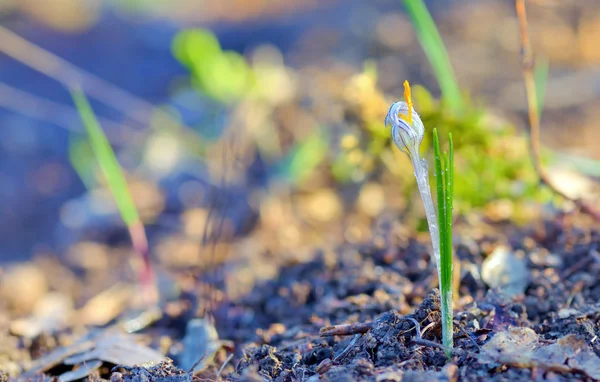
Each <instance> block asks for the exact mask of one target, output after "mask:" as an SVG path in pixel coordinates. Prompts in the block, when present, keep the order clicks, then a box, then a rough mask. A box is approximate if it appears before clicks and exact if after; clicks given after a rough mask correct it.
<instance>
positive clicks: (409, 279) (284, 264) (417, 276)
mask: <svg viewBox="0 0 600 382" xmlns="http://www.w3.org/2000/svg"><path fill="white" fill-rule="evenodd" d="M582 220H584V219H581V218H580V217H577V216H576V215H565V216H560V217H557V218H556V219H554V220H552V221H546V222H545V223H544V224H540V226H539V227H536V228H529V229H520V230H511V229H506V231H507V232H511V235H512V237H511V238H510V242H511V243H512V247H513V250H514V251H515V252H519V251H523V252H524V253H526V254H527V257H526V263H527V269H528V272H529V281H528V284H527V288H526V289H525V291H524V293H522V294H518V295H515V296H507V295H506V294H504V293H503V291H502V290H494V289H489V288H488V287H487V286H486V284H485V283H484V282H483V281H482V280H481V279H480V278H479V277H478V276H477V275H478V272H475V271H472V270H471V269H472V268H473V269H481V265H482V261H483V260H484V259H485V257H486V256H488V255H489V253H490V252H491V251H493V248H494V247H495V246H497V245H499V244H504V243H506V241H507V238H506V237H503V236H502V235H499V234H495V235H494V236H493V237H492V236H491V235H490V236H488V237H484V238H481V239H480V240H478V241H473V242H469V243H468V244H467V243H466V242H464V243H461V241H464V240H461V239H460V238H458V240H459V244H458V245H457V246H456V255H457V257H458V259H459V260H460V262H461V264H462V267H461V268H462V269H461V278H460V287H459V291H460V293H459V297H458V298H456V304H455V305H456V306H455V325H454V350H453V351H452V356H451V358H450V359H448V358H447V356H446V352H445V349H444V348H443V347H442V346H441V344H440V343H441V339H440V337H441V326H440V306H439V292H438V290H437V289H436V288H435V286H436V285H435V284H436V277H435V274H436V273H435V272H434V268H433V265H432V264H431V263H430V261H429V256H428V247H427V246H426V245H425V244H423V243H422V242H421V241H419V240H416V239H414V238H408V240H404V239H406V238H404V239H403V238H401V237H400V236H401V235H402V234H403V233H399V232H395V231H397V230H396V229H395V228H393V227H394V226H388V227H387V228H385V229H381V228H380V229H379V232H378V231H377V230H375V231H374V240H373V241H372V242H369V243H367V244H364V245H346V246H343V247H340V248H337V249H335V250H317V251H314V253H313V256H312V258H310V259H308V260H305V261H298V260H297V259H296V260H293V261H290V260H282V261H280V263H279V264H278V267H279V271H278V272H277V273H276V274H275V277H273V278H269V279H267V280H264V281H261V282H257V283H256V285H255V287H254V288H253V289H252V290H250V291H249V292H248V293H246V294H242V295H240V297H239V298H237V299H235V300H233V299H229V300H221V301H219V302H213V304H212V307H211V310H210V316H211V317H212V319H211V320H206V321H202V322H203V323H204V324H203V325H205V326H202V328H203V330H206V328H209V330H212V329H210V328H212V325H214V327H216V329H217V331H218V338H220V340H219V339H217V337H216V335H214V336H211V335H206V333H205V334H204V335H203V336H202V337H199V336H198V335H197V334H196V338H203V340H202V341H199V342H201V344H200V346H201V348H202V347H204V348H202V349H204V350H196V351H197V354H200V357H199V358H205V359H204V360H203V361H202V362H203V367H202V369H203V370H201V371H199V372H198V373H195V375H194V374H193V373H189V372H188V370H181V369H178V368H177V367H176V366H174V364H173V363H172V362H171V361H170V360H167V361H162V362H159V363H149V364H144V365H140V366H123V367H116V366H118V365H119V359H117V360H111V361H108V360H110V359H111V358H110V355H109V354H108V353H104V355H101V356H100V357H99V358H100V359H104V361H103V362H102V365H101V366H99V367H98V368H97V369H95V371H93V372H90V375H91V377H90V378H93V379H95V380H102V378H105V379H111V380H112V381H146V380H149V381H150V380H151V381H163V380H164V381H167V380H169V381H175V380H177V381H187V380H192V379H194V380H229V381H263V380H273V381H317V380H329V381H435V380H439V381H455V380H461V381H484V380H485V381H490V380H491V381H505V380H511V381H517V380H552V381H569V380H594V378H593V376H596V377H597V375H596V374H594V370H590V369H589V367H584V366H580V367H575V366H573V367H571V366H564V364H566V365H570V363H569V362H568V360H567V361H565V363H564V364H563V366H560V365H558V366H557V365H555V364H553V363H552V362H551V361H552V360H549V361H548V363H545V362H544V361H543V360H540V359H539V358H532V359H528V360H527V361H523V360H522V359H519V360H514V359H513V358H511V357H512V356H511V352H510V348H507V349H504V350H505V351H506V352H507V353H506V355H507V356H508V359H504V360H500V361H498V362H496V360H495V361H494V362H489V361H485V358H486V356H489V355H490V354H491V353H490V352H489V351H488V350H486V346H488V345H486V343H490V344H491V342H490V340H491V339H492V338H494V336H496V335H499V333H503V334H502V335H504V333H507V332H506V331H507V330H509V329H510V328H515V327H516V328H521V329H522V328H530V329H532V330H533V331H534V333H535V336H537V339H536V347H537V348H541V347H544V346H549V344H558V343H560V339H561V338H565V336H568V335H569V334H572V335H574V336H575V338H577V340H581V341H583V342H581V343H579V344H580V345H577V346H579V347H581V346H583V345H581V344H585V346H584V347H588V349H587V350H589V354H588V356H589V357H592V358H593V357H599V356H600V341H598V335H599V333H600V324H599V322H600V321H599V320H600V304H598V301H599V298H600V287H599V285H598V283H597V280H598V277H599V276H600V275H599V272H600V257H599V256H598V253H597V248H598V245H599V244H600V240H599V238H600V236H599V235H598V232H596V231H595V230H593V229H589V228H582V227H585V226H589V225H588V224H584V223H581V221H582ZM574 221H576V222H577V223H573V222H574ZM497 228H498V227H496V229H497ZM386 230H387V231H386ZM459 231H460V230H459ZM402 232H403V231H402ZM516 232H521V234H518V233H516ZM394 236H396V241H399V242H402V241H406V243H407V245H403V246H398V245H395V246H391V247H390V246H389V245H388V244H386V243H387V241H385V240H379V239H381V238H383V237H388V238H389V237H394ZM467 265H468V266H467ZM214 271H215V270H214V269H213V270H212V273H213V274H214ZM256 271H258V272H260V268H258V269H257V270H256ZM220 272H222V270H221V271H220ZM216 273H217V274H218V273H219V272H216ZM173 279H174V280H177V281H176V284H177V283H178V284H179V285H180V287H181V286H183V285H184V283H183V280H185V278H182V277H181V274H179V276H174V277H173ZM188 280H189V279H188ZM199 285H200V286H203V287H204V288H205V289H204V290H206V285H204V284H202V283H199ZM213 287H215V288H216V287H217V286H216V285H213ZM183 289H184V288H181V289H180V292H178V293H176V294H174V295H172V297H171V299H170V301H168V302H164V303H163V305H162V306H161V310H162V312H161V314H159V318H158V319H157V320H150V323H149V324H148V325H146V326H145V327H144V328H142V330H141V331H138V333H139V334H140V335H142V336H143V337H144V338H146V343H148V344H153V345H151V346H152V347H154V348H161V346H160V343H161V341H163V342H164V341H165V339H166V338H169V339H170V343H171V346H170V347H167V349H169V350H168V351H167V352H166V354H167V355H168V356H170V357H172V358H174V359H175V360H177V359H180V358H178V357H179V356H178V353H177V351H174V350H173V349H174V348H175V347H176V345H177V344H181V343H185V344H189V342H186V338H185V337H186V325H187V324H188V323H189V322H191V321H192V319H193V317H194V316H195V313H194V312H198V311H199V310H198V309H199V305H202V304H201V302H202V301H201V300H200V299H199V298H198V295H197V294H194V293H184V292H181V290H183ZM213 292H214V291H213ZM213 295H214V293H213ZM173 296H175V297H173ZM204 311H205V312H206V309H204ZM9 312H10V311H6V310H5V311H4V314H3V317H4V318H6V317H7V316H10V313H9ZM125 312H127V309H123V312H120V313H118V316H119V317H123V316H124V315H126V314H125ZM205 317H207V318H208V316H205ZM113 322H115V321H113ZM207 323H208V324H207ZM206 325H208V326H206ZM67 326H69V325H67ZM86 330H87V329H85V330H83V331H81V332H77V333H75V332H76V331H75V330H74V329H72V328H71V329H69V330H66V329H63V330H58V331H54V332H53V333H47V332H42V333H40V334H38V335H37V336H36V337H34V338H33V339H32V340H27V339H26V336H22V335H21V336H19V335H15V334H14V333H9V332H7V331H3V335H2V337H0V369H2V370H4V372H5V374H2V378H4V380H6V379H7V378H8V375H9V374H10V375H14V372H15V369H19V367H22V368H27V365H29V366H31V361H30V359H38V360H39V359H44V357H48V356H52V355H53V354H54V355H56V351H57V350H59V351H62V352H63V353H65V354H63V355H62V356H59V357H58V358H56V357H55V358H56V359H55V361H54V362H53V363H46V365H45V366H42V367H41V369H40V370H39V373H34V374H27V373H26V374H22V375H25V376H29V377H31V379H32V380H44V379H43V377H42V375H46V376H51V375H55V376H56V375H60V374H61V373H64V372H65V371H69V370H71V369H72V368H73V367H72V366H69V364H72V362H69V361H68V357H69V356H70V355H72V354H73V353H75V352H76V350H81V348H79V349H76V350H73V344H74V343H75V344H76V343H77V342H76V341H74V340H73V339H74V338H80V337H81V335H83V333H86ZM187 330H188V331H189V330H190V329H189V327H188V329H187ZM207 333H209V332H207ZM210 333H212V332H210ZM210 333H209V334H210ZM103 336H104V337H105V338H106V336H107V334H103ZM90 338H92V340H91V342H92V343H93V344H95V345H90V346H92V347H93V346H97V347H100V346H99V345H98V343H99V341H100V340H95V339H93V338H95V337H89V338H88V339H90ZM569 338H570V337H569ZM225 340H227V341H225ZM213 342H214V343H217V342H218V344H219V345H218V346H217V347H216V348H215V350H214V352H213V353H214V357H213V356H210V357H208V356H202V354H203V353H204V352H205V348H207V347H208V345H210V344H212V343H213ZM132 346H133V345H132ZM162 348H164V346H162ZM131 349H133V348H131ZM587 350H586V349H585V348H581V349H579V350H578V351H587ZM67 353H68V354H67ZM134 353H137V350H131V354H134ZM115 354H117V353H115ZM204 354H209V353H204ZM586 354H587V353H586ZM521 356H522V355H521ZM94 357H98V356H97V355H96V356H90V357H89V358H94ZM565 357H567V356H565ZM122 359H123V360H124V361H126V362H125V363H126V364H127V363H131V362H134V361H131V362H130V361H128V359H127V357H123V358H122ZM593 359H594V360H595V358H593ZM598 359H599V360H600V358H598ZM199 360H200V359H199ZM42 363H43V362H42ZM592 364H593V363H592ZM11 365H12V366H11ZM175 365H177V361H175ZM9 366H11V367H9ZM41 372H43V373H45V374H41ZM111 373H112V376H111ZM36 375H37V377H36ZM36 378H37V379H36ZM45 380H49V379H45Z"/></svg>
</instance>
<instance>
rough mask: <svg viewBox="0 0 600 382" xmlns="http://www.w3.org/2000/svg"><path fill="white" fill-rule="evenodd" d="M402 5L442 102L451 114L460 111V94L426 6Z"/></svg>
mask: <svg viewBox="0 0 600 382" xmlns="http://www.w3.org/2000/svg"><path fill="white" fill-rule="evenodd" d="M404 5H405V6H406V10H407V11H408V14H409V16H410V18H411V21H412V23H413V26H414V28H415V31H416V33H417V38H418V39H419V43H420V44H421V47H423V50H424V51H425V54H426V55H427V58H428V59H429V63H430V64H431V66H432V67H433V72H434V73H435V77H436V78H437V81H438V84H439V86H440V89H441V90H442V96H443V98H444V102H446V103H447V104H448V107H449V108H450V109H451V110H452V111H453V112H459V111H462V109H463V107H464V102H463V98H462V94H461V92H460V88H459V86H458V82H457V81H456V77H455V76H454V71H453V70H452V64H451V63H450V58H449V57H448V52H447V51H446V47H445V45H444V42H443V41H442V38H441V37H440V34H439V32H438V30H437V27H436V26H435V22H434V21H433V18H432V17H431V14H430V13H429V11H428V10H427V6H426V5H425V3H424V2H423V0H404Z"/></svg>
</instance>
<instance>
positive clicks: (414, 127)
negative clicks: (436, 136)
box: [385, 101, 425, 157]
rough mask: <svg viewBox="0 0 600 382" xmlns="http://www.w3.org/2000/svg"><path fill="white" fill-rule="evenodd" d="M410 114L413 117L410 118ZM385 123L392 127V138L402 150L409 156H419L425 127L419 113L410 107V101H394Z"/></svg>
mask: <svg viewBox="0 0 600 382" xmlns="http://www.w3.org/2000/svg"><path fill="white" fill-rule="evenodd" d="M411 109H412V110H411ZM409 113H410V114H409ZM409 115H411V117H412V118H409V117H408V116H409ZM385 125H386V126H387V127H391V129H392V139H393V140H394V143H395V144H396V146H398V148H399V149H400V150H402V151H403V152H405V153H407V154H408V155H409V156H413V155H416V156H417V157H418V154H419V146H421V141H422V140H423V134H424V133H425V127H424V126H423V122H421V118H420V117H419V114H417V112H416V111H415V110H414V109H413V108H412V107H409V104H408V103H406V102H402V101H400V102H396V103H394V104H393V105H392V106H391V107H390V110H389V111H388V114H387V117H385Z"/></svg>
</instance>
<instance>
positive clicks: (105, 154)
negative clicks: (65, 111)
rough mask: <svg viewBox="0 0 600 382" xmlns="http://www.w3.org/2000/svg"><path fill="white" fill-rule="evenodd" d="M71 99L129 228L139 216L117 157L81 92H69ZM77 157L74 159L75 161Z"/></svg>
mask: <svg viewBox="0 0 600 382" xmlns="http://www.w3.org/2000/svg"><path fill="white" fill-rule="evenodd" d="M71 97H72V98H73V101H74V102H75V106H76V107H77V111H78V112H79V115H80V117H81V120H82V121H83V125H84V126H85V130H86V132H87V134H88V138H89V144H90V146H91V148H92V152H93V153H94V156H95V157H96V160H97V161H98V164H99V165H100V169H101V170H102V173H103V175H104V177H105V178H106V182H107V184H108V187H109V189H110V191H111V193H112V195H113V197H114V198H115V201H116V203H117V206H118V208H119V212H120V214H121V217H122V219H123V221H124V222H125V224H126V225H127V226H128V227H129V226H132V225H133V224H136V223H138V222H139V220H140V219H139V215H138V212H137V209H136V207H135V204H134V203H133V198H132V197H131V194H130V192H129V188H128V187H127V182H126V180H125V176H124V174H123V171H122V169H121V166H120V165H119V162H118V161H117V157H116V156H115V153H114V151H113V149H112V147H111V146H110V143H109V142H108V139H107V138H106V135H104V132H103V131H102V128H101V127H100V124H99V123H98V120H97V119H96V116H95V115H94V111H93V110H92V108H91V106H90V104H89V102H88V100H87V98H86V96H85V94H84V93H83V91H81V90H78V89H77V90H71ZM76 159H77V157H74V160H76Z"/></svg>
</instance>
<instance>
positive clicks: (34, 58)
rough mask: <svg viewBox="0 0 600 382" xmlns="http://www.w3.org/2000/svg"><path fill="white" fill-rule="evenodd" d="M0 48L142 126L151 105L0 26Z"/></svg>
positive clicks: (148, 116)
mask: <svg viewBox="0 0 600 382" xmlns="http://www.w3.org/2000/svg"><path fill="white" fill-rule="evenodd" d="M0 50H1V51H2V52H4V53H5V54H6V55H7V56H10V57H12V58H13V59H15V60H17V61H19V62H21V63H23V64H25V65H27V66H28V67H30V68H32V69H35V70H37V71H38V72H40V73H43V74H45V75H47V76H48V77H51V78H54V79H55V80H57V81H58V82H60V83H61V84H63V85H64V86H65V87H66V88H72V87H74V86H81V87H82V88H83V90H84V91H85V92H86V93H88V94H89V95H90V96H91V97H93V98H96V99H97V100H99V101H102V102H104V103H105V104H107V105H110V106H112V107H114V108H115V109H116V110H120V111H122V112H124V113H125V114H126V115H128V116H130V117H131V118H132V119H134V120H135V121H137V122H139V123H141V124H143V125H145V124H147V123H148V118H150V116H151V115H152V111H153V110H154V106H153V105H152V104H150V103H149V102H147V101H144V100H142V99H140V98H138V97H135V96H134V95H132V94H131V93H128V92H126V91H125V90H122V89H120V88H118V87H116V86H114V85H112V84H110V83H108V82H107V81H105V80H103V79H101V78H100V77H97V76H95V75H93V74H91V73H89V72H86V71H84V70H83V69H80V68H78V67H77V66H75V65H73V64H71V63H69V62H67V61H66V60H64V59H62V58H60V57H58V56H56V55H55V54H53V53H50V52H48V51H47V50H44V49H42V48H40V47H38V46H37V45H34V44H32V43H31V42H29V41H27V40H25V39H24V38H22V37H21V36H19V35H17V34H16V33H14V32H12V31H10V30H8V29H6V28H5V27H3V26H0Z"/></svg>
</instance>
